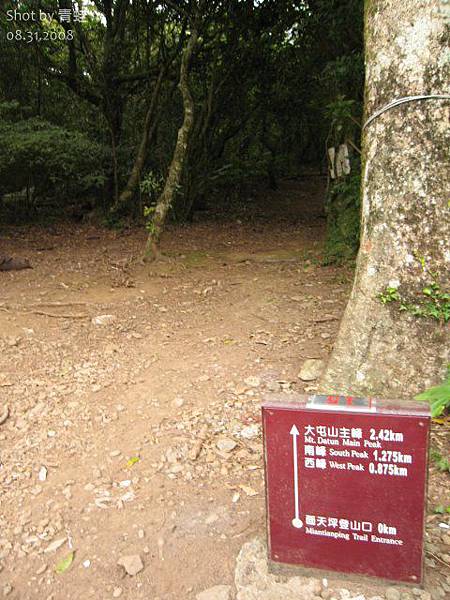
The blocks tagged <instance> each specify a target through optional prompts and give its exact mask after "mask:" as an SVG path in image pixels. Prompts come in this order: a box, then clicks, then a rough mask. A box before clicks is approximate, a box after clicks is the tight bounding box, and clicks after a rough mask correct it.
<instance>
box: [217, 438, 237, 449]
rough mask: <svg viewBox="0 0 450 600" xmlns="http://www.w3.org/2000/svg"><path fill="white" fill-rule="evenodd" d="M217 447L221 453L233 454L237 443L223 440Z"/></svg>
mask: <svg viewBox="0 0 450 600" xmlns="http://www.w3.org/2000/svg"><path fill="white" fill-rule="evenodd" d="M216 446H217V448H218V449H219V450H220V451H221V452H232V451H233V450H234V449H235V448H236V446H237V443H236V442H235V441H234V440H230V439H229V438H222V439H221V440H219V441H218V442H217V444H216Z"/></svg>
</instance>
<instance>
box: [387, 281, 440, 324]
mask: <svg viewBox="0 0 450 600" xmlns="http://www.w3.org/2000/svg"><path fill="white" fill-rule="evenodd" d="M378 298H379V300H380V301H381V302H382V304H389V303H390V302H398V303H399V310H401V311H406V312H409V313H410V314H412V315H413V316H415V317H421V318H425V319H433V320H435V321H439V322H442V323H448V322H449V321H450V293H449V292H447V291H445V290H442V289H441V286H440V284H439V283H438V282H437V281H436V280H434V281H431V282H430V283H428V284H427V285H426V286H425V287H423V288H422V290H421V291H420V294H419V295H418V296H417V297H416V298H415V300H414V302H411V301H409V300H407V299H406V298H404V297H403V296H402V295H401V294H400V292H399V290H398V288H392V287H389V286H387V287H386V289H385V290H384V291H383V292H381V293H380V294H379V295H378Z"/></svg>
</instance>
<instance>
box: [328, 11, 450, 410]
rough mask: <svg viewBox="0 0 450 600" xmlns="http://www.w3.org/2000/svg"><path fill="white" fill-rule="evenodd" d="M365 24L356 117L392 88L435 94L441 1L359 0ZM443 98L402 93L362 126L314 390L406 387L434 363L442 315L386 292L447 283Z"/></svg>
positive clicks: (443, 69) (439, 372)
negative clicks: (345, 276) (358, 209)
mask: <svg viewBox="0 0 450 600" xmlns="http://www.w3.org/2000/svg"><path fill="white" fill-rule="evenodd" d="M365 33H366V38H365V44H366V106H365V110H366V118H368V117H370V116H371V115H372V114H373V113H374V111H376V110H377V109H379V108H380V107H382V106H384V105H385V104H387V103H388V102H390V101H391V100H395V99H398V98H401V97H403V96H410V95H421V94H444V93H447V90H448V83H449V82H448V70H447V69H448V61H446V58H447V54H446V53H447V45H448V35H447V33H448V32H447V31H446V24H445V7H444V2H443V1H440V0H403V2H398V0H366V25H365ZM448 106H449V103H448V101H442V100H422V101H416V102H411V103H408V104H402V105H401V106H398V107H396V108H393V109H391V110H389V111H387V112H384V113H383V114H382V115H380V116H379V117H377V118H376V119H375V120H374V121H373V122H372V123H371V124H369V125H368V127H367V128H366V130H365V134H364V139H363V150H364V152H363V184H362V188H363V189H362V233H361V235H362V237H361V248H360V252H359V255H358V261H357V268H356V275H355V281H354V285H353V290H352V293H351V297H350V300H349V303H348V306H347V309H346V312H345V315H344V318H343V321H342V323H341V327H340V331H339V335H338V339H337V342H336V345H335V347H334V351H333V353H332V356H331V359H330V361H329V364H328V366H327V369H326V372H325V374H324V376H323V378H322V381H321V389H322V390H323V391H324V392H325V391H326V392H334V393H347V394H351V395H358V394H359V395H382V396H384V397H396V398H411V396H412V395H414V394H415V393H417V392H418V391H419V390H422V389H424V388H426V387H428V386H429V385H430V384H432V383H436V382H439V381H440V380H441V378H442V376H443V374H444V372H445V367H446V364H447V363H448V362H449V360H450V336H449V323H446V324H445V323H444V322H443V319H441V322H439V321H437V320H433V319H432V318H429V317H423V316H414V315H413V314H412V312H411V311H410V310H400V308H401V301H399V300H396V299H395V298H396V297H397V295H398V296H399V297H400V298H402V299H404V303H405V304H408V303H409V304H418V303H420V302H421V301H422V300H425V299H426V296H425V295H424V294H423V289H424V288H425V287H426V286H428V285H429V284H430V283H432V282H433V281H437V282H439V283H440V285H441V289H442V290H444V289H446V290H447V291H448V287H449V276H450V243H449V242H450V235H449V232H450V228H449V225H450V219H449V213H450V211H449V208H448V204H447V202H448V189H446V187H447V185H448V153H447V152H448V147H449V142H450V135H449V128H448V123H449V110H448ZM388 287H390V288H391V299H392V300H393V301H392V302H387V303H385V304H382V302H381V301H380V298H379V295H380V294H383V293H385V291H386V288H388ZM392 290H394V291H392ZM385 299H386V297H385Z"/></svg>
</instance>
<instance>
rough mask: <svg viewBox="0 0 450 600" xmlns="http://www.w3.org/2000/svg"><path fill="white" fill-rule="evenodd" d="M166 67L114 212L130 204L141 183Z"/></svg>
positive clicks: (158, 83) (147, 114) (161, 74)
mask: <svg viewBox="0 0 450 600" xmlns="http://www.w3.org/2000/svg"><path fill="white" fill-rule="evenodd" d="M164 74H165V69H164V68H162V69H161V71H160V73H159V76H158V79H157V81H156V84H155V87H154V89H153V93H152V96H151V99H150V104H149V107H148V110H147V113H146V115H145V122H144V131H143V133H142V138H141V143H140V145H139V149H138V151H137V154H136V158H135V161H134V165H133V168H132V170H131V173H130V176H129V178H128V182H127V185H126V186H125V189H124V190H123V191H122V193H121V194H120V196H119V198H118V201H117V202H116V203H115V204H114V205H113V207H112V209H111V210H112V212H116V211H117V210H119V209H120V208H121V207H122V206H125V205H126V204H128V202H129V201H130V200H131V198H132V197H133V194H134V192H135V190H136V188H137V186H138V184H139V180H140V178H141V173H142V169H143V166H144V163H145V157H146V154H147V146H148V144H149V142H150V140H151V139H152V137H153V135H154V132H155V129H156V124H157V120H156V108H157V105H158V99H159V95H160V92H161V87H162V82H163V79H164Z"/></svg>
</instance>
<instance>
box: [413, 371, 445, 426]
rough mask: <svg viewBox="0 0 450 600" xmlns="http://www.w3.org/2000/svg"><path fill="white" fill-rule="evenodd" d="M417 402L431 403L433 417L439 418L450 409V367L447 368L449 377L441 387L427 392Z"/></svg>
mask: <svg viewBox="0 0 450 600" xmlns="http://www.w3.org/2000/svg"><path fill="white" fill-rule="evenodd" d="M416 400H424V401H426V402H429V403H430V408H431V416H432V417H439V416H441V415H442V414H443V413H444V411H446V410H449V409H450V365H448V366H447V377H446V379H445V381H444V382H443V383H441V385H437V386H435V387H432V388H430V389H429V390H425V391H424V392H422V393H421V394H419V395H418V396H416Z"/></svg>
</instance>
